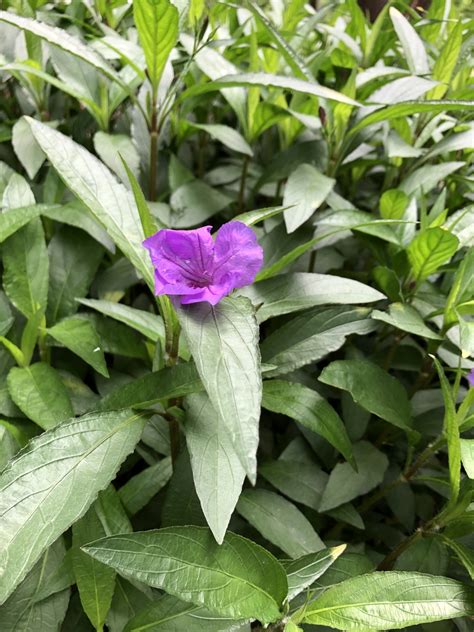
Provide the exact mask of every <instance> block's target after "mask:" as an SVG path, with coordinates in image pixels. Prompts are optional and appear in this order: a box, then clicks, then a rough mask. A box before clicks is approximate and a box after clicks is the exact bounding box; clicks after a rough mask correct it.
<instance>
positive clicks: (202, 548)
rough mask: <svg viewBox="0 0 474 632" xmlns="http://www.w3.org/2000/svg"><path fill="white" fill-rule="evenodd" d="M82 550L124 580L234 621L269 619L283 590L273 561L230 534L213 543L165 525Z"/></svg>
mask: <svg viewBox="0 0 474 632" xmlns="http://www.w3.org/2000/svg"><path fill="white" fill-rule="evenodd" d="M84 550H85V551H86V552H87V553H89V555H92V556H93V557H94V558H95V559H98V560H100V561H101V562H104V563H105V564H109V565H110V566H112V567H113V568H115V569H116V570H117V571H118V572H119V573H120V574H122V575H124V576H127V577H130V578H133V579H137V580H138V581H142V582H144V583H146V584H148V585H150V586H153V587H155V588H162V589H163V590H164V591H165V592H167V593H169V594H171V595H174V596H176V597H179V598H180V599H183V600H184V601H189V602H191V603H194V604H197V605H203V606H205V607H206V608H209V609H210V610H212V611H213V612H215V613H216V614H221V615H222V616H227V617H232V618H235V619H246V618H252V619H259V620H260V621H262V623H270V622H271V621H275V620H276V619H278V618H279V617H280V616H281V614H280V607H281V605H282V603H283V600H284V599H285V597H286V594H287V590H288V585H287V581H286V576H285V572H284V570H283V568H282V566H281V565H280V564H279V562H277V560H276V559H275V558H274V557H273V556H272V555H271V554H270V553H268V552H267V551H265V549H263V548H261V547H260V546H258V545H257V544H254V543H253V542H251V541H250V540H246V539H245V538H243V537H241V536H238V535H235V534H234V533H228V534H227V535H226V537H225V539H224V542H223V543H222V544H221V545H218V544H217V543H216V542H215V541H214V538H213V536H212V534H211V532H210V531H209V529H206V528H203V527H192V526H183V527H169V528H165V529H157V530H152V531H143V532H141V533H134V534H131V535H127V536H126V537H122V536H113V537H110V538H103V539H102V540H98V541H97V542H92V543H91V544H89V545H88V546H86V547H84Z"/></svg>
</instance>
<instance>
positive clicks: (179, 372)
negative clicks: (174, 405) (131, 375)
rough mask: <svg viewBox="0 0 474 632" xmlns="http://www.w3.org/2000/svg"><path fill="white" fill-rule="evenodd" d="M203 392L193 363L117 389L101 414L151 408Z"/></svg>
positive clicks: (103, 407)
mask: <svg viewBox="0 0 474 632" xmlns="http://www.w3.org/2000/svg"><path fill="white" fill-rule="evenodd" d="M202 390H203V385H202V382H201V379H200V377H199V375H198V372H197V371H196V367H195V366H194V364H193V363H191V362H186V363H183V364H177V365H176V366H173V367H167V368H165V369H162V370H161V371H156V372H155V373H148V374H147V375H144V376H143V377H139V378H137V379H136V380H133V381H132V382H129V383H127V384H124V385H121V386H118V387H117V388H115V389H113V390H112V391H111V392H110V393H109V394H108V395H106V397H104V399H103V400H102V402H101V405H100V407H101V410H114V409H118V408H125V407H129V408H151V407H152V406H154V405H155V404H157V403H158V402H160V401H163V400H166V399H173V398H176V397H183V396H184V395H189V394H190V393H196V392H198V391H202Z"/></svg>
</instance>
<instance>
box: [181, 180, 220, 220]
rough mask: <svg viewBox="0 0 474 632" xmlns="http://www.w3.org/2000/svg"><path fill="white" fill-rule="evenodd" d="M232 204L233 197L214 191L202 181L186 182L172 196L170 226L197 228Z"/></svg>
mask: <svg viewBox="0 0 474 632" xmlns="http://www.w3.org/2000/svg"><path fill="white" fill-rule="evenodd" d="M231 202H232V198H231V197H229V196H228V195H226V194H225V193H222V192H221V191H218V190H217V189H213V188H212V187H210V186H209V185H208V184H206V183H205V182H203V181H202V180H192V181H191V182H186V183H185V184H182V185H181V186H180V187H179V188H178V189H177V190H176V191H174V192H173V193H172V195H171V198H170V203H171V207H172V209H173V213H172V214H171V218H170V225H171V227H172V228H189V227H191V226H197V225H198V224H202V223H204V222H206V221H207V220H208V219H209V218H210V217H212V216H213V215H215V214H216V213H219V211H222V210H223V209H225V208H226V206H229V204H230V203H231Z"/></svg>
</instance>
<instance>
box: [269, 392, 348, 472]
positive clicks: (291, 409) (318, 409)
mask: <svg viewBox="0 0 474 632" xmlns="http://www.w3.org/2000/svg"><path fill="white" fill-rule="evenodd" d="M262 406H263V407H264V408H267V409H268V410H271V411H273V412H275V413H280V414H282V415H287V416H288V417H291V418H292V419H295V420H296V421H298V422H299V423H301V424H303V426H306V427H307V428H309V429H310V430H312V431H313V432H316V433H317V434H319V435H321V436H322V437H324V438H325V439H326V440H327V441H329V443H330V444H331V445H333V446H334V447H335V448H336V450H339V452H340V453H341V454H342V455H343V456H344V457H345V458H346V459H347V460H348V461H349V462H351V463H352V464H353V465H355V462H354V458H353V456H352V447H351V442H350V440H349V437H348V436H347V432H346V429H345V427H344V424H343V423H342V420H341V418H340V417H339V415H338V414H337V413H336V411H335V410H334V408H333V407H332V406H330V404H328V403H327V401H326V400H325V399H324V397H321V395H320V394H319V393H317V392H316V391H313V390H312V389H310V388H308V387H307V386H304V385H303V384H297V383H294V382H286V381H285V380H269V381H265V382H264V388H263V400H262Z"/></svg>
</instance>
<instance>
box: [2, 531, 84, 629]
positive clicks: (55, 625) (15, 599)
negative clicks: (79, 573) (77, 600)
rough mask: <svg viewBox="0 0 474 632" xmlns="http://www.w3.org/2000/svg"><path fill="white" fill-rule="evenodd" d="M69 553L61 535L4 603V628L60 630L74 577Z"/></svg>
mask: <svg viewBox="0 0 474 632" xmlns="http://www.w3.org/2000/svg"><path fill="white" fill-rule="evenodd" d="M65 553H66V549H65V546H64V542H63V540H62V538H60V539H58V540H56V542H54V544H53V545H52V546H50V547H49V549H48V550H47V551H46V552H45V554H44V555H43V558H42V559H41V560H39V561H38V562H37V564H36V565H35V566H34V567H33V569H32V570H31V572H30V573H29V574H28V575H27V577H26V578H25V579H24V580H23V582H22V583H21V584H20V585H19V586H18V588H17V589H16V590H15V592H14V593H13V595H11V597H10V598H9V599H7V601H6V602H5V603H4V604H3V605H2V606H0V621H1V622H2V632H35V628H36V630H38V626H41V628H40V629H41V632H57V630H58V629H59V627H60V626H61V623H62V621H63V619H64V615H65V614H66V609H67V606H68V602H69V590H68V586H69V585H70V584H71V583H73V581H74V579H73V578H72V577H71V574H70V573H69V572H68V567H67V565H66V564H65V557H64V556H65ZM55 580H57V581H58V583H57V584H56V582H55Z"/></svg>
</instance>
